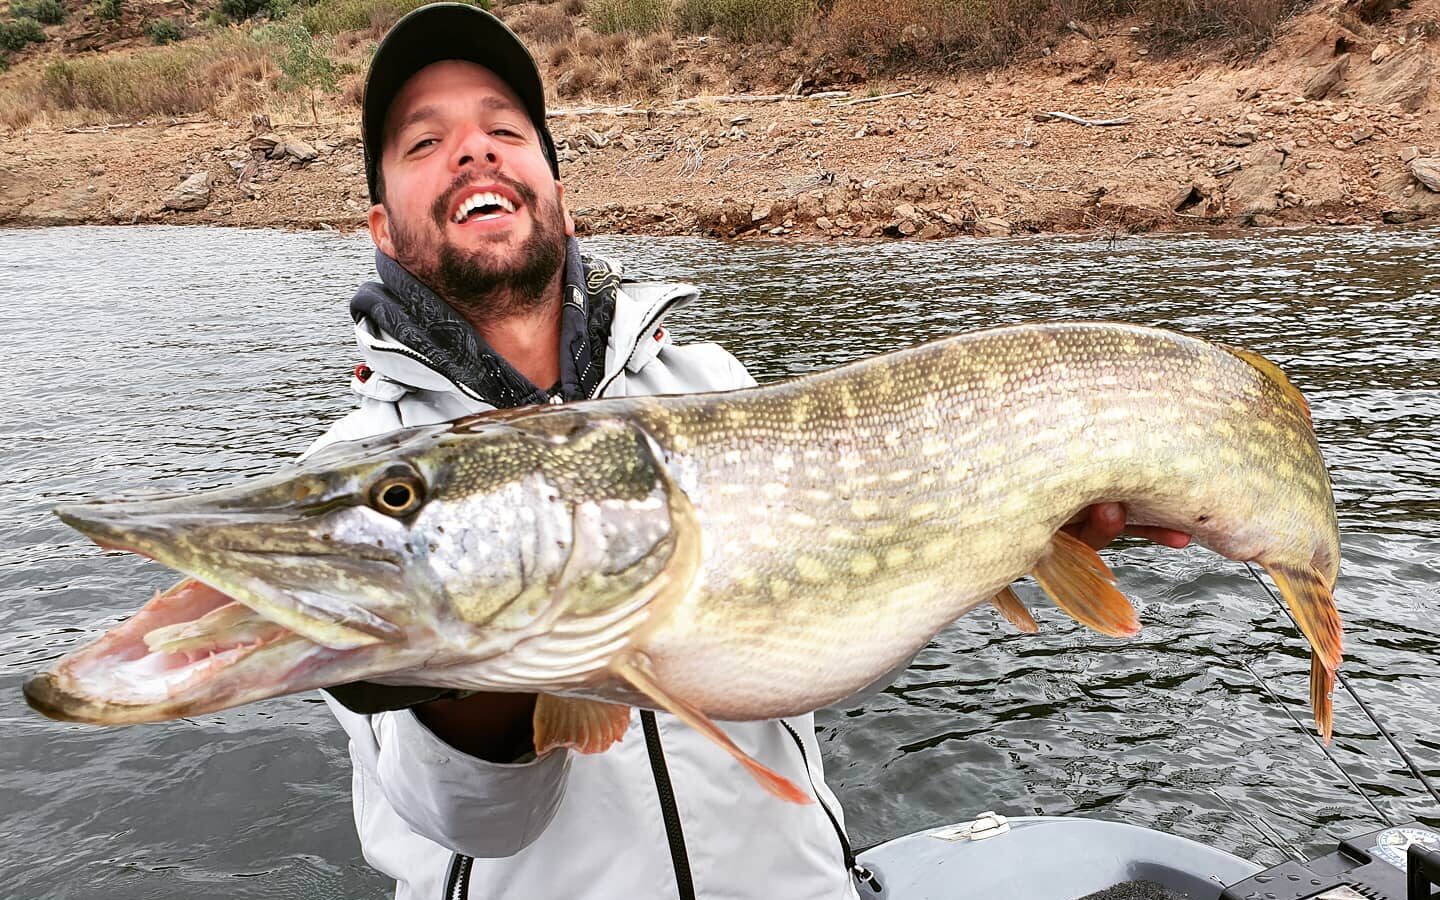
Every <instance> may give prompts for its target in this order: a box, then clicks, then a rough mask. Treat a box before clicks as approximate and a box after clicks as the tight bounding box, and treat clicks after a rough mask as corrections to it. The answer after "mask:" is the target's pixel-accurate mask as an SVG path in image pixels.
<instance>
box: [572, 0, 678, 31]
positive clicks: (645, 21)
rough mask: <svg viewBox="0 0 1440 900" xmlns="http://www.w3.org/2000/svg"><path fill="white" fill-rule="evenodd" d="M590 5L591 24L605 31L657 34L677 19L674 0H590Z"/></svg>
mask: <svg viewBox="0 0 1440 900" xmlns="http://www.w3.org/2000/svg"><path fill="white" fill-rule="evenodd" d="M587 7H588V9H589V12H590V26H591V27H592V28H594V29H595V30H596V31H598V32H600V33H601V34H615V33H616V32H620V31H628V32H630V33H632V34H653V33H654V32H656V31H660V30H662V29H665V28H669V27H670V25H671V24H672V23H673V22H674V19H675V11H674V7H673V4H672V3H671V0H589V3H588V4H587Z"/></svg>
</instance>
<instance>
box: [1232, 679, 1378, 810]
mask: <svg viewBox="0 0 1440 900" xmlns="http://www.w3.org/2000/svg"><path fill="white" fill-rule="evenodd" d="M1240 665H1242V666H1244V667H1245V671H1247V672H1249V673H1250V677H1251V678H1254V679H1255V683H1256V684H1258V685H1260V687H1262V688H1264V689H1265V693H1267V694H1269V695H1270V699H1271V700H1274V701H1275V705H1276V706H1279V707H1280V708H1281V709H1282V710H1284V712H1285V715H1287V716H1289V717H1290V721H1292V722H1294V723H1295V727H1296V728H1298V729H1300V730H1301V731H1303V732H1305V734H1306V735H1308V736H1309V738H1310V740H1312V741H1314V742H1315V746H1317V747H1319V748H1320V752H1321V753H1324V754H1325V758H1326V759H1328V760H1330V764H1331V765H1333V766H1334V767H1335V769H1336V770H1337V771H1338V772H1339V773H1340V775H1341V776H1342V777H1344V779H1345V780H1346V781H1347V782H1348V783H1349V784H1350V786H1351V787H1352V788H1354V789H1355V793H1357V794H1359V795H1360V799H1362V800H1364V801H1365V802H1366V803H1368V804H1369V805H1370V808H1371V809H1373V810H1375V815H1377V816H1379V817H1380V821H1381V822H1384V823H1385V825H1386V826H1387V827H1390V826H1393V825H1394V824H1395V822H1394V821H1393V820H1392V819H1391V818H1390V817H1389V816H1387V815H1385V811H1384V810H1382V809H1381V808H1380V807H1378V806H1376V805H1375V801H1374V800H1371V799H1370V795H1369V794H1367V793H1365V790H1364V789H1363V788H1362V787H1360V785H1358V784H1356V783H1355V779H1353V778H1351V777H1350V773H1349V772H1347V771H1345V767H1344V766H1342V765H1340V761H1339V760H1338V759H1336V758H1335V754H1333V753H1331V752H1330V748H1329V747H1327V746H1325V744H1324V742H1322V741H1321V740H1320V739H1319V738H1318V737H1316V736H1315V733H1314V732H1313V731H1311V730H1310V729H1308V728H1306V727H1305V726H1304V725H1302V724H1301V723H1300V720H1299V719H1297V718H1295V714H1294V713H1293V712H1291V711H1290V707H1289V706H1287V705H1286V703H1285V701H1283V700H1281V699H1280V698H1279V697H1277V696H1275V692H1274V691H1272V690H1270V685H1268V684H1266V683H1265V679H1263V678H1261V677H1260V675H1259V674H1258V673H1257V672H1256V671H1255V670H1254V669H1252V668H1250V664H1249V663H1247V662H1246V661H1245V660H1243V659H1242V660H1240Z"/></svg>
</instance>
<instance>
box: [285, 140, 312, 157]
mask: <svg viewBox="0 0 1440 900" xmlns="http://www.w3.org/2000/svg"><path fill="white" fill-rule="evenodd" d="M284 153H285V155H286V156H288V157H290V158H292V159H298V160H299V161H300V162H310V161H311V160H312V159H315V158H316V157H317V156H319V155H320V153H319V151H318V150H316V149H315V148H314V147H312V146H310V145H309V144H307V143H305V142H304V141H302V140H300V139H299V138H286V139H285V150H284Z"/></svg>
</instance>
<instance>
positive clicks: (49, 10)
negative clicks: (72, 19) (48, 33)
mask: <svg viewBox="0 0 1440 900" xmlns="http://www.w3.org/2000/svg"><path fill="white" fill-rule="evenodd" d="M10 15H12V16H14V17H15V18H17V19H34V20H35V21H37V22H39V23H41V24H42V25H59V24H60V23H61V22H63V21H65V7H63V6H61V5H60V0H10Z"/></svg>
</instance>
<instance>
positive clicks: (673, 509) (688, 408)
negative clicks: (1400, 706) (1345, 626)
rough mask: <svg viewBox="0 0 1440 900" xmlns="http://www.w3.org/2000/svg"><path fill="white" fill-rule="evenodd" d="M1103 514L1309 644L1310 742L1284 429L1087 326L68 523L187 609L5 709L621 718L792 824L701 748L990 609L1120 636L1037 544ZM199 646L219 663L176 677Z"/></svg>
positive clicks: (1316, 458) (426, 448)
mask: <svg viewBox="0 0 1440 900" xmlns="http://www.w3.org/2000/svg"><path fill="white" fill-rule="evenodd" d="M302 486H303V489H302ZM302 500H303V502H302ZM1102 501H1118V502H1121V503H1124V504H1125V505H1126V507H1127V510H1128V513H1129V517H1130V520H1131V521H1132V522H1137V523H1141V524H1149V525H1156V526H1162V527H1166V528H1172V529H1176V530H1179V531H1183V532H1186V533H1189V534H1191V535H1193V536H1194V538H1195V539H1196V540H1197V541H1198V542H1199V543H1201V544H1203V545H1205V546H1207V547H1209V548H1210V549H1212V550H1215V551H1216V552H1218V553H1220V554H1222V555H1224V556H1227V557H1229V558H1231V559H1235V560H1243V561H1254V562H1258V563H1260V564H1261V565H1262V566H1264V567H1265V568H1266V570H1267V571H1269V573H1270V574H1271V576H1272V577H1273V578H1274V580H1275V581H1276V584H1277V586H1278V587H1279V588H1280V591H1281V593H1282V595H1283V596H1284V597H1285V599H1286V600H1287V602H1289V603H1290V605H1291V608H1292V609H1293V610H1294V611H1295V613H1296V616H1297V619H1298V621H1299V622H1300V625H1301V628H1302V631H1304V633H1305V636H1306V637H1307V638H1308V639H1309V640H1310V642H1311V644H1312V646H1313V647H1314V650H1315V653H1314V662H1313V664H1312V686H1311V697H1312V704H1313V706H1314V707H1315V713H1316V719H1317V721H1318V722H1319V723H1320V725H1321V731H1322V734H1324V735H1326V736H1327V737H1328V734H1329V728H1330V718H1331V710H1330V703H1329V694H1330V689H1331V687H1332V686H1333V682H1334V672H1335V669H1336V667H1337V666H1338V665H1339V662H1340V654H1341V650H1340V622H1339V618H1338V614H1337V613H1336V611H1335V608H1334V603H1333V599H1332V590H1333V587H1334V583H1335V579H1336V576H1337V574H1338V569H1339V562H1340V554H1339V538H1338V531H1337V527H1336V520H1335V509H1334V501H1333V498H1332V494H1331V489H1330V483H1329V477H1328V475H1327V473H1326V470H1325V466H1324V462H1323V460H1322V458H1321V455H1320V452H1319V448H1318V446H1317V443H1316V439H1315V435H1314V431H1313V428H1312V425H1311V422H1310V416H1309V409H1308V406H1307V405H1306V403H1305V401H1304V399H1303V397H1301V395H1300V394H1299V392H1298V391H1297V390H1296V389H1295V388H1294V387H1293V386H1292V385H1291V384H1290V383H1289V381H1288V380H1287V379H1286V378H1285V376H1284V375H1283V374H1282V373H1281V372H1280V371H1279V369H1278V368H1276V367H1275V366H1274V365H1273V364H1272V363H1270V362H1268V361H1267V360H1264V359H1263V358H1261V357H1259V356H1256V355H1254V354H1252V353H1249V352H1247V351H1243V350H1235V349H1232V348H1226V347H1222V346H1218V345H1215V344H1210V343H1206V342H1204V341H1200V340H1197V339H1194V338H1190V337H1185V336H1182V335H1178V334H1175V333H1171V332H1167V331H1162V330H1158V329H1151V328H1141V327H1137V326H1130V325H1121V324H1111V323H1061V324H1046V325H1031V326H1020V327H1010V328H999V329H991V330H988V331H981V332H974V333H971V334H967V335H962V336H958V337H954V338H950V339H946V340H942V341H937V342H934V343H931V344H927V345H924V346H921V347H917V348H914V349H910V350H905V351H900V352H898V353H892V354H888V355H885V356H881V357H877V358H874V359H870V360H866V361H863V362H859V363H855V364H851V365H848V366H844V367H841V368H838V369H835V370H832V371H829V372H823V373H819V374H815V375H810V376H806V377H802V378H797V379H793V380H791V381H787V382H781V383H777V384H772V385H767V386H764V387H759V388H753V389H748V390H743V391H732V392H723V393H713V394H699V395H685V396H666V397H640V398H625V399H612V400H600V401H591V402H583V403H575V404H566V405H563V406H558V407H541V408H532V409H523V410H507V411H501V412H495V413H490V414H485V415H480V416H476V417H472V418H468V419H463V420H460V421H458V422H455V423H445V424H441V425H436V426H426V427H422V428H417V429H413V430H410V431H406V432H400V433H397V434H395V435H390V436H387V437H384V438H381V439H377V440H372V441H369V442H362V443H359V444H356V445H353V446H350V447H348V448H344V449H341V450H337V451H335V452H333V453H325V454H320V455H318V456H317V457H316V458H314V459H312V460H311V461H308V462H306V463H304V464H302V465H301V466H300V467H298V468H296V469H293V470H289V471H285V472H281V473H278V474H276V475H272V476H267V477H263V478H259V479H255V480H252V481H250V482H246V483H243V484H241V485H239V486H236V487H233V488H228V489H222V490H220V491H214V492H204V493H198V494H194V495H189V496H180V497H176V498H166V499H161V500H146V499H137V500H124V499H122V500H116V501H104V502H97V503H87V504H70V505H67V506H65V507H63V508H62V509H60V510H59V512H60V514H61V516H62V517H63V518H64V519H65V520H66V521H67V522H69V523H70V524H72V525H75V527H77V528H80V529H81V530H83V531H85V532H86V533H87V534H90V535H91V536H92V537H94V538H95V539H96V540H98V541H100V542H102V543H104V544H106V545H107V546H111V547H119V548H124V549H131V550H135V551H138V552H142V553H145V554H146V555H149V556H151V557H153V558H155V559H156V560H158V561H160V562H162V563H165V564H167V565H170V566H172V567H174V568H176V569H178V570H180V571H181V572H184V573H186V574H187V575H190V576H192V578H191V579H187V580H186V581H184V582H182V583H181V584H180V585H179V586H177V587H176V588H175V589H172V591H170V592H167V593H166V594H162V595H161V596H160V597H157V598H156V600H155V601H152V603H151V604H150V605H147V606H146V607H145V608H144V609H142V611H141V613H140V614H138V615H137V616H136V617H135V619H133V620H132V621H131V622H129V623H126V624H124V625H122V626H120V627H119V628H117V629H115V630H114V631H113V632H112V633H111V634H109V635H107V636H106V637H104V638H102V639H101V640H100V641H99V642H97V643H96V644H95V645H92V647H89V648H84V649H82V650H80V651H77V652H75V653H73V654H71V655H69V656H67V657H65V658H63V659H61V660H59V661H57V662H56V663H55V664H54V665H53V666H52V667H51V669H50V670H48V671H47V672H44V673H41V674H40V675H38V676H36V678H35V679H32V681H31V682H29V683H28V684H27V686H26V692H27V698H29V700H30V702H31V703H32V705H35V706H36V707H37V708H39V709H41V710H42V711H44V712H46V713H47V714H50V715H53V716H56V717H59V718H68V719H75V720H80V721H91V722H101V723H111V722H125V721H152V720H157V719H163V718H172V717H175V716H179V715H188V714H192V713H195V712H203V711H207V710H211V709H219V708H223V707H225V706H233V705H237V704H239V703H244V702H250V701H252V700H257V699H263V698H265V697H269V696H275V695H277V694H281V693H287V692H291V691H296V690H303V689H306V688H313V687H322V686H327V685H333V684H339V683H344V682H348V681H353V680H357V679H362V678H363V679H369V680H376V681H383V682H385V683H390V684H419V685H434V686H440V687H456V688H463V689H469V690H508V691H534V692H539V693H540V694H541V697H540V699H539V701H537V703H536V713H535V716H536V720H535V734H536V746H537V750H539V751H541V752H543V751H544V750H546V749H548V748H549V747H552V746H572V747H576V748H579V749H581V750H584V751H586V752H598V751H600V750H603V749H604V748H605V747H606V746H608V745H609V743H611V742H613V740H615V739H616V738H617V736H618V735H619V734H620V733H623V728H624V723H625V722H626V721H628V717H629V710H628V706H629V705H634V704H637V703H638V704H642V705H645V706H650V707H652V708H659V709H665V710H668V711H670V712H672V713H674V714H676V715H677V716H679V717H680V718H682V719H683V720H684V721H686V722H687V723H689V724H691V725H693V726H694V727H696V728H698V729H700V730H702V731H703V732H704V733H705V734H707V735H709V736H710V737H711V738H713V739H714V740H715V741H716V742H717V743H719V744H721V745H722V746H724V747H725V748H726V749H727V751H728V752H731V753H732V754H734V755H735V756H736V758H737V759H739V760H740V761H741V762H742V763H743V764H744V765H745V766H746V768H747V769H748V770H749V771H750V772H751V773H752V774H753V775H754V776H755V778H756V779H757V780H758V781H759V782H760V783H761V784H762V785H763V786H765V787H766V789H768V790H770V791H771V792H772V793H775V794H777V795H779V796H782V797H784V798H786V799H790V800H803V798H804V797H805V794H804V792H803V791H800V790H799V789H798V788H797V787H796V786H795V785H793V784H790V783H789V782H787V781H785V780H784V779H783V778H780V777H779V776H777V775H775V774H774V773H773V772H769V771H768V770H766V769H764V767H763V766H760V765H759V764H758V763H756V762H755V761H754V760H752V759H750V758H749V757H748V756H746V755H745V754H744V753H743V751H741V750H739V748H737V747H735V746H734V744H733V743H732V742H730V740H729V738H728V737H727V736H726V735H725V734H724V732H723V731H722V730H720V729H718V728H717V727H716V726H715V725H714V720H715V719H721V720H727V719H728V720H747V719H760V718H771V717H777V716H790V715H796V714H800V713H804V712H807V711H810V710H814V709H817V708H820V707H822V706H825V705H827V704H830V703H832V702H835V701H837V700H840V699H842V698H844V697H846V696H848V695H850V694H852V693H854V692H856V691H858V690H861V689H863V688H865V687H867V686H869V685H871V684H872V683H874V682H875V681H876V680H877V679H879V678H881V677H882V676H884V675H885V674H886V673H887V672H890V671H892V670H893V669H895V668H896V667H897V666H898V665H900V664H902V663H904V662H905V661H906V660H907V659H908V658H909V657H910V656H911V655H912V654H914V653H915V652H916V651H917V650H918V649H920V648H921V647H923V646H924V645H925V643H926V642H927V641H928V640H929V639H930V638H931V637H932V636H933V635H934V634H935V633H937V632H938V631H939V630H940V629H941V628H943V627H944V626H945V625H947V624H948V623H950V622H952V621H954V620H955V619H956V618H957V617H958V616H960V615H963V614H964V613H966V612H967V611H969V610H971V609H973V608H974V607H976V606H978V605H981V604H984V603H986V602H991V603H993V604H994V605H995V606H996V607H997V608H998V609H999V610H1000V611H1001V612H1002V613H1003V614H1004V616H1005V618H1007V619H1009V620H1010V621H1011V622H1014V623H1016V624H1017V626H1018V627H1020V628H1022V629H1023V630H1033V627H1034V621H1033V618H1032V617H1031V616H1030V615H1029V613H1028V612H1027V611H1026V610H1025V609H1024V608H1023V607H1022V606H1021V605H1020V602H1019V600H1018V598H1016V596H1015V595H1014V594H1013V593H1011V592H1010V591H1009V590H1008V586H1009V585H1010V584H1011V583H1012V582H1013V581H1015V580H1016V579H1018V578H1021V577H1023V576H1026V575H1033V576H1034V577H1035V579H1036V581H1037V583H1039V584H1040V586H1041V587H1042V588H1043V589H1044V591H1045V592H1046V593H1047V594H1048V595H1049V596H1050V597H1051V599H1052V600H1054V601H1055V603H1056V604H1057V605H1059V606H1060V607H1061V608H1062V609H1064V610H1065V611H1066V612H1067V613H1069V614H1070V615H1072V616H1074V617H1075V618H1076V619H1077V620H1079V621H1081V622H1082V623H1084V624H1086V625H1088V626H1090V627H1091V628H1094V629H1096V630H1098V631H1100V632H1101V633H1104V634H1108V635H1113V636H1124V635H1129V634H1133V633H1134V632H1135V631H1136V630H1137V629H1138V627H1139V624H1138V620H1137V619H1136V616H1135V613H1134V610H1133V609H1132V607H1131V606H1130V604H1129V603H1128V601H1126V599H1125V598H1124V596H1123V595H1122V594H1120V593H1119V591H1118V590H1117V589H1116V587H1115V585H1114V576H1113V575H1112V574H1111V573H1110V571H1109V569H1108V568H1107V567H1106V566H1105V564H1104V563H1103V562H1102V561H1101V560H1100V558H1099V556H1098V555H1096V554H1095V552H1094V551H1093V550H1092V549H1090V548H1088V547H1086V546H1085V545H1084V544H1082V543H1081V542H1080V541H1078V540H1076V539H1075V538H1073V537H1070V536H1069V535H1068V534H1067V533H1065V532H1064V531H1063V530H1061V529H1062V526H1063V525H1064V524H1065V523H1066V522H1067V521H1069V520H1070V519H1071V518H1072V517H1073V516H1074V515H1075V514H1077V513H1078V512H1080V511H1081V510H1083V509H1084V508H1085V507H1087V506H1089V505H1091V504H1094V503H1097V502H1102ZM297 548H303V552H300V551H297ZM337 573H338V575H339V576H342V577H337ZM237 601H238V602H239V603H241V604H244V605H245V606H247V607H250V608H251V609H253V610H254V611H255V612H256V613H257V614H259V616H261V617H264V618H267V619H270V620H273V621H274V622H276V623H277V626H284V627H283V628H281V627H276V628H274V629H271V630H268V631H267V630H264V629H261V630H260V631H259V632H257V633H260V634H262V635H264V636H265V638H266V639H265V640H263V641H260V642H259V643H258V644H257V645H256V646H253V647H252V646H248V645H247V646H245V647H242V648H240V649H235V648H234V647H233V645H234V644H235V642H234V641H230V642H229V643H227V642H226V633H225V630H226V628H227V627H229V626H228V625H227V623H230V622H248V623H249V625H250V627H251V629H252V631H253V630H254V617H247V616H243V615H241V616H237V615H233V614H232V613H233V612H234V610H233V609H232V610H231V612H230V613H226V614H225V615H211V614H212V613H213V612H214V611H215V610H217V609H222V608H225V609H230V607H227V604H231V603H234V602H237ZM276 635H281V636H283V638H282V639H277V638H276V637H275V636H276ZM147 636H148V640H147ZM177 636H183V640H180V638H179V637H177ZM207 641H209V642H210V643H211V644H212V646H213V647H215V648H222V647H224V648H227V649H226V650H225V655H224V656H223V658H221V657H219V656H212V657H211V659H210V662H208V663H206V664H205V665H204V666H200V667H196V664H195V660H194V658H193V657H195V655H196V653H195V648H196V647H197V646H198V647H201V648H202V649H203V647H204V646H205V644H206V642H207ZM152 645H153V646H152ZM180 647H183V648H184V650H185V651H186V653H185V654H179V653H171V654H169V655H167V653H168V649H169V648H180ZM202 655H203V654H202ZM217 660H218V661H217ZM151 671H158V672H161V673H163V674H164V675H165V677H164V678H163V679H152V680H150V681H147V680H146V678H144V677H140V675H143V674H144V673H146V672H151ZM137 673H139V674H138V675H137ZM561 698H564V699H561Z"/></svg>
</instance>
